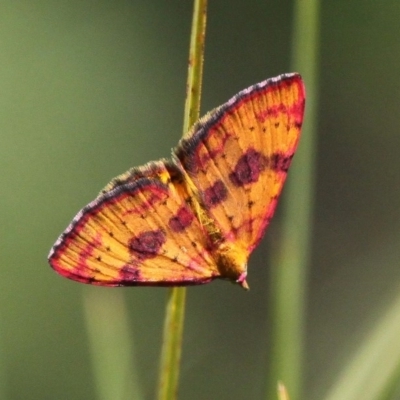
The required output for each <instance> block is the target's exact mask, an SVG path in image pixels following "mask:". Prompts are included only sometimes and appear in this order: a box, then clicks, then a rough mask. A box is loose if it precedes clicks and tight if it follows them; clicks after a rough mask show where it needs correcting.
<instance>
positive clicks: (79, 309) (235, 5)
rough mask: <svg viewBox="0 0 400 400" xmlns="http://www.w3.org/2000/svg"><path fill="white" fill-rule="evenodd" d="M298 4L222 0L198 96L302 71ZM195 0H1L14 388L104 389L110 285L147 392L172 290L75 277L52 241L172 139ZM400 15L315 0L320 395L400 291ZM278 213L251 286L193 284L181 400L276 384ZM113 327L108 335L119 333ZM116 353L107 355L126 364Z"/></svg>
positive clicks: (311, 362)
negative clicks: (52, 254)
mask: <svg viewBox="0 0 400 400" xmlns="http://www.w3.org/2000/svg"><path fill="white" fill-rule="evenodd" d="M292 16H293V4H292V2H291V1H289V0H287V1H278V0H274V1H272V0H271V1H257V0H247V1H243V0H233V1H230V2H229V5H228V3H227V2H225V1H222V0H211V1H210V2H209V18H208V26H207V39H206V53H205V69H204V86H203V101H202V113H204V112H206V111H208V110H210V109H211V108H213V107H215V106H217V105H219V104H220V103H222V102H224V101H226V100H227V99H228V98H229V97H230V96H232V95H233V94H235V93H236V92H238V91H239V90H240V89H243V88H244V87H246V86H248V85H250V84H253V83H255V82H258V81H261V80H263V79H265V78H267V77H271V76H275V75H277V74H280V73H283V72H289V71H290V51H291V43H290V40H291V24H292ZM191 17H192V3H191V2H190V1H169V2H166V1H160V0H153V1H151V2H150V1H148V2H146V1H133V0H132V1H127V0H125V1H124V0H114V1H112V2H111V1H104V0H102V1H77V0H69V1H66V0H59V1H50V0H41V1H35V2H31V1H28V0H18V1H11V0H3V1H2V2H1V5H0V52H1V59H2V62H1V63H0V93H1V95H0V102H1V105H0V138H1V141H0V171H1V174H0V187H1V196H0V210H1V212H0V235H1V237H0V257H1V258H0V262H1V268H0V274H1V279H0V398H1V399H24V400H26V399H77V400H79V399H82V400H83V399H85V400H88V399H89V400H90V399H97V398H98V397H96V393H97V392H96V380H95V375H94V369H93V357H92V356H91V346H92V343H91V341H90V339H89V338H90V336H89V335H88V332H90V329H91V328H90V325H89V324H88V323H87V322H86V315H88V314H90V312H96V311H93V310H96V307H95V306H94V308H93V304H92V303H93V301H92V303H90V301H91V300H90V299H92V300H93V299H98V302H99V303H98V305H100V306H98V307H97V309H98V313H99V315H101V312H102V311H104V307H106V306H104V307H101V305H102V304H103V305H107V304H111V305H113V304H114V301H115V300H116V301H117V304H119V307H120V308H121V309H122V308H123V306H125V307H126V308H127V318H128V322H129V328H130V334H131V339H129V338H128V342H129V343H130V346H127V348H126V351H125V349H122V353H121V357H123V356H124V355H125V356H126V357H127V359H128V360H129V361H127V362H128V363H129V362H131V363H134V364H135V365H136V371H135V374H136V375H137V378H136V379H137V380H138V382H139V385H140V389H138V388H136V389H135V390H137V391H138V392H141V393H142V395H143V398H145V399H151V398H153V396H154V392H155V385H156V381H157V375H158V361H159V351H160V345H161V333H162V324H163V316H164V308H165V299H166V294H167V289H161V288H125V289H105V288H93V287H90V286H86V285H82V284H77V283H75V282H72V281H68V280H66V279H62V278H61V277H59V276H57V275H56V274H55V273H54V272H53V271H52V270H51V269H50V267H49V266H48V264H47V261H46V257H47V254H48V251H49V249H50V247H51V246H52V244H53V242H54V241H55V240H56V238H57V236H58V235H59V234H60V233H61V232H62V231H63V229H64V228H65V227H66V226H67V224H68V223H69V222H70V220H71V218H72V217H73V216H74V215H75V213H76V212H77V211H78V210H79V209H80V208H81V207H83V206H84V205H85V204H86V203H88V202H89V201H91V200H92V199H93V198H94V197H95V196H96V195H97V193H98V192H99V190H100V189H101V188H102V187H103V186H104V185H105V184H106V183H107V182H108V181H109V180H110V179H111V178H112V177H114V176H115V175H117V174H119V173H122V172H123V171H125V170H126V169H128V168H129V167H131V166H134V165H140V164H142V163H144V162H146V161H149V160H153V159H158V158H160V157H166V156H168V155H169V154H170V148H172V147H173V146H174V145H175V144H176V143H177V141H178V140H179V138H180V136H181V133H182V132H181V127H182V121H183V105H184V96H185V84H186V65H187V54H188V47H189V34H190V23H191ZM399 17H400V2H399V1H398V0H386V1H383V2H374V1H366V0H350V1H349V0H337V1H334V2H323V4H322V6H321V27H320V29H321V34H320V64H319V70H320V73H319V84H320V94H319V105H318V109H319V123H318V154H317V160H318V164H317V171H316V175H317V182H316V183H317V185H316V189H315V190H316V201H315V205H316V207H315V212H314V217H313V218H314V231H313V252H312V254H313V256H312V265H311V267H310V277H309V288H308V292H307V302H308V318H307V321H306V323H307V325H306V329H307V330H306V347H305V354H306V359H305V365H304V373H305V379H306V380H305V391H306V393H307V399H311V400H313V399H315V400H316V399H321V398H323V397H324V396H325V395H327V394H328V393H329V390H330V388H331V387H332V385H334V382H336V381H337V379H338V378H339V377H340V374H341V372H343V370H344V369H345V366H346V365H348V360H349V359H351V357H352V354H354V352H356V351H357V348H358V347H357V346H358V345H359V344H360V343H361V342H362V341H363V340H365V338H367V337H368V335H369V332H370V331H371V329H373V328H374V326H376V324H378V323H379V321H380V320H381V318H382V316H384V315H385V312H386V310H387V309H388V308H389V307H391V305H392V304H393V302H394V301H396V299H398V296H399V295H400V261H399V259H400V218H399V217H400V184H399V183H400V180H399V172H398V170H399V169H400V157H399V148H400V134H399V130H400V112H399V110H400V109H399V104H400V78H399V76H400V75H399V71H400V67H399V65H400V40H399V37H400V24H399ZM298 72H300V73H301V71H298ZM306 85H307V82H306ZM304 134H307V133H306V132H304ZM278 230H279V211H278V215H277V218H276V219H275V220H274V221H273V223H272V224H271V226H270V229H269V230H268V232H267V234H266V238H265V240H264V241H263V242H262V244H261V246H260V247H259V248H258V249H257V251H256V252H255V253H254V254H253V255H252V257H251V260H250V267H249V284H250V287H251V290H250V292H248V293H246V292H244V291H242V290H240V289H239V288H238V287H235V286H233V285H230V284H227V283H225V282H214V283H212V284H210V285H206V286H204V287H195V288H190V289H189V290H188V304H187V317H186V324H185V335H184V346H183V360H182V370H181V387H180V398H181V399H193V400H200V399H205V398H207V399H262V398H264V393H265V385H266V376H267V373H266V365H267V363H268V355H269V351H268V341H269V330H270V325H269V323H268V313H267V310H268V301H269V300H268V296H269V287H268V285H269V283H268V274H269V271H268V267H267V264H268V254H269V251H268V248H270V247H271V246H274V240H276V239H275V238H274V233H275V232H277V231H278ZM121 293H122V295H123V303H119V302H118V301H119V300H118V299H119V295H120V294H121ZM288 295H290V293H288ZM114 297H115V298H114ZM85 299H86V300H85ZM87 299H89V300H87ZM88 301H89V303H90V304H92V305H91V306H88V307H87V308H86V310H89V312H86V314H85V308H84V304H89V303H87V302H88ZM94 302H96V300H94ZM117 311H118V310H115V313H117ZM120 311H121V310H120ZM121 312H122V311H121ZM110 323H112V321H110ZM104 329H106V328H104ZM100 336H101V335H100ZM104 337H105V338H106V339H107V340H104V342H101V344H100V345H101V346H104V348H105V349H106V348H107V346H108V343H110V345H111V346H115V344H116V343H115V341H116V339H115V338H114V337H113V336H112V335H108V337H107V335H105V336H104ZM396 343H397V347H400V336H399V340H398V342H396V341H395V342H394V346H395V347H394V348H393V351H396ZM119 351H121V349H120V350H119ZM118 357H119V356H118ZM118 357H116V361H115V365H108V368H110V369H111V370H114V371H115V370H118V368H119V366H118V359H119V358H118ZM381 362H383V364H385V361H384V360H383V361H381ZM380 368H381V364H379V365H378V364H377V365H376V369H377V370H379V369H380ZM133 378H134V377H133V375H132V379H133ZM128 380H129V378H128ZM135 385H136V383H135ZM131 393H133V392H131ZM116 398H117V396H116V397H115V399H116ZM122 398H126V399H128V398H135V397H132V395H131V396H130V397H129V395H126V396H125V397H122ZM393 398H397V397H393ZM398 398H400V397H398ZM340 400H343V398H340Z"/></svg>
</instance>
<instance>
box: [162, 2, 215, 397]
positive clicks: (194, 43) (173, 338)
mask: <svg viewBox="0 0 400 400" xmlns="http://www.w3.org/2000/svg"><path fill="white" fill-rule="evenodd" d="M206 16H207V1H206V0H195V2H194V11H193V20H192V32H191V38H190V50H189V67H188V79H187V86H186V91H187V93H186V101H185V113H184V122H183V134H185V133H186V132H187V131H188V130H189V128H190V127H191V126H192V125H193V124H194V123H195V122H196V120H197V119H198V118H199V113H200V96H201V82H202V76H203V61H204V40H205V29H206ZM185 298H186V289H185V288H173V289H171V292H170V295H169V300H168V302H167V310H166V317H165V323H164V334H163V346H162V350H161V363H160V378H159V387H158V399H159V400H173V399H175V398H176V396H177V390H178V382H179V366H180V358H181V347H182V335H183V323H184V317H185Z"/></svg>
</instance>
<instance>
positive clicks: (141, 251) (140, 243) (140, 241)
mask: <svg viewBox="0 0 400 400" xmlns="http://www.w3.org/2000/svg"><path fill="white" fill-rule="evenodd" d="M165 240H166V238H165V233H164V232H163V231H162V230H161V229H158V230H155V231H147V232H142V233H141V234H140V235H139V236H137V237H134V238H133V239H131V241H130V243H129V249H130V250H131V252H132V253H133V254H134V255H135V256H136V257H137V258H138V259H139V260H146V259H148V258H154V257H156V256H157V255H158V254H159V251H160V249H161V246H162V245H163V244H164V243H165Z"/></svg>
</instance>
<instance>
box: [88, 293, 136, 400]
mask: <svg viewBox="0 0 400 400" xmlns="http://www.w3.org/2000/svg"><path fill="white" fill-rule="evenodd" d="M100 292H101V293H100ZM84 311H85V316H86V318H85V320H86V324H87V332H88V336H89V344H90V350H91V356H92V363H93V370H94V374H95V384H96V389H97V398H98V399H99V400H126V399H134V400H140V399H142V398H143V396H142V394H141V389H140V385H139V379H138V374H137V370H136V368H135V363H134V362H133V360H134V357H133V356H134V354H133V340H132V337H131V334H130V329H129V323H128V313H127V310H126V306H125V302H124V298H123V294H122V292H121V291H118V290H100V291H98V290H96V289H92V288H88V289H87V291H85V296H84Z"/></svg>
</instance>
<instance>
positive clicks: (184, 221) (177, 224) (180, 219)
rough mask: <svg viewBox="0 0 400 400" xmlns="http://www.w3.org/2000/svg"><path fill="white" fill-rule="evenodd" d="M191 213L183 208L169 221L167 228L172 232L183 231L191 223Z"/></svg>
mask: <svg viewBox="0 0 400 400" xmlns="http://www.w3.org/2000/svg"><path fill="white" fill-rule="evenodd" d="M193 219H194V215H193V213H192V212H191V211H190V210H188V209H187V207H185V206H183V207H181V208H180V209H179V210H178V213H177V214H176V215H175V216H174V217H172V218H171V219H170V220H169V223H168V225H169V227H170V228H171V229H172V230H173V231H174V232H182V231H184V230H185V229H186V228H187V227H188V226H189V225H190V224H191V223H192V221H193Z"/></svg>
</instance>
